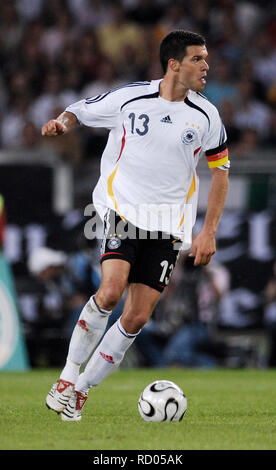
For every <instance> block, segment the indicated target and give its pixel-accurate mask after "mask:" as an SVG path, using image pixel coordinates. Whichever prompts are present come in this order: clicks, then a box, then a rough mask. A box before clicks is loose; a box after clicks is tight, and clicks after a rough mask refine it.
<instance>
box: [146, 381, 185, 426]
mask: <svg viewBox="0 0 276 470" xmlns="http://www.w3.org/2000/svg"><path fill="white" fill-rule="evenodd" d="M186 409H187V399H186V397H185V395H184V392H183V390H181V388H180V387H178V385H176V384H175V383H174V382H171V381H170V380H156V381H155V382H152V383H151V384H149V385H148V386H147V387H146V388H145V389H144V390H143V391H142V393H141V395H140V397H139V400H138V410H139V413H140V415H141V416H142V418H143V419H144V420H145V421H181V420H182V418H183V416H184V414H185V412H186Z"/></svg>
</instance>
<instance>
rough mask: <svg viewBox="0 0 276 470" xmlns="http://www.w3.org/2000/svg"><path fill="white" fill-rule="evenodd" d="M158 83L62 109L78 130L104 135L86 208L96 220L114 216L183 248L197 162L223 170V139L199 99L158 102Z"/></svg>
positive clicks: (212, 113) (193, 205) (212, 111)
mask: <svg viewBox="0 0 276 470" xmlns="http://www.w3.org/2000/svg"><path fill="white" fill-rule="evenodd" d="M160 82H161V80H153V81H151V82H136V83H131V84H128V85H125V86H123V87H120V88H117V89H114V90H111V91H109V92H107V93H105V94H102V95H98V96H96V97H93V98H88V99H85V100H81V101H78V102H77V103H74V104H72V105H70V106H68V107H67V108H66V111H68V112H71V113H73V114H75V116H76V117H77V119H78V121H79V122H80V123H81V124H84V125H86V126H90V127H105V128H107V129H110V133H109V137H108V141H107V145H106V147H105V150H104V152H103V155H102V159H101V175H100V179H99V181H98V183H97V185H96V187H95V189H94V192H93V202H94V205H95V207H96V209H97V211H98V212H99V214H100V216H101V217H102V218H103V217H104V214H105V212H106V210H107V209H108V208H109V209H113V210H115V211H116V212H117V213H118V214H119V215H120V216H121V217H122V218H123V219H125V220H127V221H129V222H131V223H132V224H133V225H135V226H136V227H139V228H141V229H144V230H149V231H157V230H160V231H163V232H167V233H170V234H172V235H174V236H175V237H179V238H181V239H182V240H184V241H185V243H186V245H187V246H189V245H190V244H191V233H192V227H193V225H194V222H195V217H196V209H197V198H198V188H199V180H198V177H197V175H196V166H197V164H198V161H199V158H201V157H202V155H205V156H206V157H207V161H208V164H209V166H210V167H211V168H212V167H220V168H221V169H227V168H228V167H229V162H228V151H227V143H226V132H225V128H224V126H223V123H222V121H221V119H220V116H219V113H218V111H217V109H216V108H215V106H213V105H212V104H211V103H210V102H209V101H208V100H207V99H206V98H205V97H204V96H203V95H201V94H200V93H197V92H193V91H190V92H189V93H188V96H187V97H186V98H185V100H184V101H181V102H172V101H167V100H165V99H164V98H162V97H161V96H160V95H159V85H160Z"/></svg>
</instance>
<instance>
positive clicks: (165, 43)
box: [159, 30, 206, 73]
mask: <svg viewBox="0 0 276 470" xmlns="http://www.w3.org/2000/svg"><path fill="white" fill-rule="evenodd" d="M205 44H206V41H205V38H204V37H203V36H201V35H200V34H198V33H193V32H191V31H184V30H179V31H172V32H171V33H169V34H168V35H167V36H165V37H164V39H163V40H162V42H161V44H160V56H159V57H160V62H161V66H162V69H163V71H164V73H166V71H167V68H168V60H169V59H171V58H173V59H176V60H178V61H179V62H181V61H182V59H183V57H184V56H185V55H186V47H187V46H204V45H205Z"/></svg>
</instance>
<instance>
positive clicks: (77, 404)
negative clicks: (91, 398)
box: [61, 391, 88, 421]
mask: <svg viewBox="0 0 276 470" xmlns="http://www.w3.org/2000/svg"><path fill="white" fill-rule="evenodd" d="M87 397H88V394H87V393H81V392H77V391H75V392H74V393H72V395H71V397H70V399H69V402H68V405H67V406H66V408H65V409H64V410H63V411H62V413H61V419H62V421H80V420H81V418H82V409H83V406H84V404H85V402H86V400H87Z"/></svg>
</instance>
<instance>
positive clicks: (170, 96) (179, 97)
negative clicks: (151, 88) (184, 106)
mask: <svg viewBox="0 0 276 470" xmlns="http://www.w3.org/2000/svg"><path fill="white" fill-rule="evenodd" d="M188 91H189V89H187V88H185V87H184V86H183V85H181V84H180V83H176V82H175V81H174V80H172V79H171V78H170V77H168V76H166V75H165V77H164V78H163V80H162V82H161V83H160V88H159V94H160V96H161V97H162V98H164V99H165V100H167V101H184V100H185V98H186V96H187V94H188Z"/></svg>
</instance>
